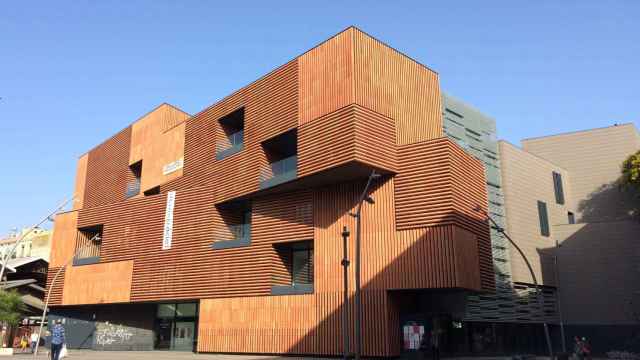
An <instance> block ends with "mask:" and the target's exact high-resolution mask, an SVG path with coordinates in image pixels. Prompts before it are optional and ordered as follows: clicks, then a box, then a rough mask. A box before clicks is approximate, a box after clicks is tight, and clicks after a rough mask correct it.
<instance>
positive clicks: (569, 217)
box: [567, 211, 576, 224]
mask: <svg viewBox="0 0 640 360" xmlns="http://www.w3.org/2000/svg"><path fill="white" fill-rule="evenodd" d="M567 221H568V222H569V224H575V223H576V216H575V215H574V214H573V213H572V212H571V211H569V212H568V213H567Z"/></svg>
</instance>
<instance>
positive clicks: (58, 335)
mask: <svg viewBox="0 0 640 360" xmlns="http://www.w3.org/2000/svg"><path fill="white" fill-rule="evenodd" d="M64 341H65V337H64V327H63V326H62V321H61V320H60V319H58V320H56V323H55V325H53V329H52V330H51V360H60V352H61V351H62V347H63V345H64Z"/></svg>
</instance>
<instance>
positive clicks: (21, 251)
mask: <svg viewBox="0 0 640 360" xmlns="http://www.w3.org/2000/svg"><path fill="white" fill-rule="evenodd" d="M52 233H53V231H52V230H46V229H40V228H36V229H34V230H33V231H31V232H29V229H27V228H25V229H22V230H21V231H19V232H16V233H13V234H11V235H9V236H7V237H6V238H4V239H0V255H1V256H2V258H4V256H5V254H7V253H8V252H9V251H10V249H11V248H12V247H13V246H14V245H15V244H16V241H18V240H19V239H20V238H21V237H23V236H24V235H25V234H26V236H25V237H24V239H23V240H22V241H21V242H20V244H19V245H18V247H17V248H16V251H15V252H14V254H13V255H12V256H11V258H13V259H17V258H25V257H33V258H38V257H39V258H42V259H44V260H46V261H49V253H50V252H51V234H52Z"/></svg>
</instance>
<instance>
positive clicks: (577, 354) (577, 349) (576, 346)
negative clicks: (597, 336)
mask: <svg viewBox="0 0 640 360" xmlns="http://www.w3.org/2000/svg"><path fill="white" fill-rule="evenodd" d="M573 357H574V358H575V359H577V360H582V359H584V356H583V354H582V340H580V338H579V337H577V336H575V337H574V338H573Z"/></svg>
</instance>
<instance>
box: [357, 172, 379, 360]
mask: <svg viewBox="0 0 640 360" xmlns="http://www.w3.org/2000/svg"><path fill="white" fill-rule="evenodd" d="M380 176H381V175H380V174H378V173H376V171H375V170H373V171H371V174H370V175H369V178H368V179H367V185H365V187H364V190H363V191H362V194H361V195H360V199H359V201H358V207H357V208H356V213H355V214H351V216H353V217H355V218H356V269H355V273H356V274H355V275H356V291H355V295H354V299H355V302H356V328H355V330H356V339H355V340H356V341H355V343H356V354H355V355H356V356H355V359H356V360H360V356H361V355H362V299H361V298H360V238H361V237H362V235H361V233H362V231H361V227H362V225H361V223H362V221H361V220H362V219H361V214H362V203H363V202H365V201H366V202H367V203H369V204H373V203H374V201H373V198H371V196H369V187H370V186H371V183H372V182H373V179H377V178H379V177H380Z"/></svg>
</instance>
